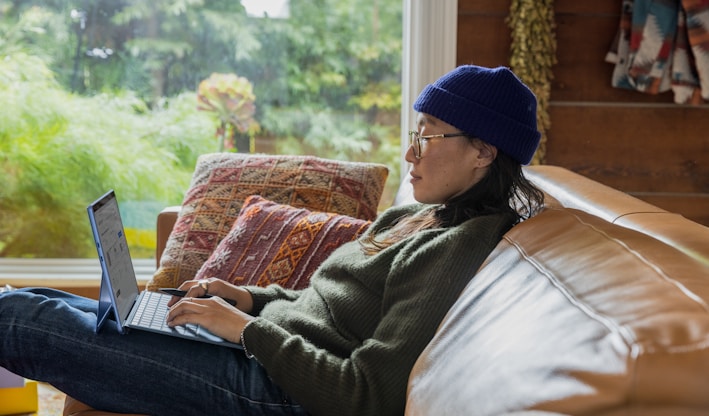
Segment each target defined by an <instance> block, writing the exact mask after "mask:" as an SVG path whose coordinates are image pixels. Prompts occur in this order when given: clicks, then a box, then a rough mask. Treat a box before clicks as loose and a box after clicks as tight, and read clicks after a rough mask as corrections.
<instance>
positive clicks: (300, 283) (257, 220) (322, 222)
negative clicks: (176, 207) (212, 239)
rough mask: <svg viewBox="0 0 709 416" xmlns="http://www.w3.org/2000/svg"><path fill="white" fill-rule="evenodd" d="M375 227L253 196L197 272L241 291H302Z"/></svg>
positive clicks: (365, 222) (350, 219)
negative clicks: (331, 259) (323, 266)
mask: <svg viewBox="0 0 709 416" xmlns="http://www.w3.org/2000/svg"><path fill="white" fill-rule="evenodd" d="M369 224H370V222H369V221H365V220H360V219H356V218H352V217H348V216H345V215H339V214H334V213H325V212H317V211H310V210H307V209H305V208H295V207H292V206H289V205H282V204H277V203H275V202H272V201H269V200H267V199H264V198H262V197H260V196H256V195H255V196H251V197H249V198H248V199H247V200H246V201H245V202H244V206H243V208H242V209H241V213H240V214H239V218H237V219H236V222H235V223H234V226H233V227H232V228H231V231H229V234H228V235H227V236H226V237H225V238H224V239H223V240H222V241H221V243H219V245H218V246H217V248H216V249H215V250H214V252H213V253H212V255H211V256H210V257H209V259H208V260H207V261H206V262H205V263H204V265H202V267H201V268H200V269H199V271H198V272H197V276H196V278H197V279H203V278H208V277H218V278H220V279H223V280H227V281H229V282H232V283H234V284H238V285H258V286H267V285H269V284H272V283H274V284H278V285H280V286H283V287H286V288H289V289H302V288H304V287H307V286H308V284H309V283H310V276H311V275H312V274H313V272H314V271H315V269H316V268H317V267H318V265H320V263H322V262H323V260H325V259H326V258H327V257H328V256H329V255H330V253H332V252H333V251H334V250H335V249H336V248H338V247H339V246H341V245H342V244H344V243H346V242H349V241H352V240H354V239H356V238H357V237H358V236H359V235H360V234H361V233H362V232H364V230H366V229H367V227H368V226H369Z"/></svg>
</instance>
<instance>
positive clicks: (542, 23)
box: [507, 0, 556, 165]
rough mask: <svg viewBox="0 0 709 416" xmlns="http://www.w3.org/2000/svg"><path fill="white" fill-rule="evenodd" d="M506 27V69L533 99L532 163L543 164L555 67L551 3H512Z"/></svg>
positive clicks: (522, 0) (525, 0)
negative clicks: (535, 135) (535, 144)
mask: <svg viewBox="0 0 709 416" xmlns="http://www.w3.org/2000/svg"><path fill="white" fill-rule="evenodd" d="M507 25H508V26H509V28H510V29H511V33H512V44H511V46H510V52H511V55H510V68H511V69H512V71H514V73H515V74H517V76H518V77H519V78H520V79H521V80H522V81H523V82H524V83H525V84H527V86H529V88H530V89H531V90H532V92H534V94H535V95H536V96H537V103H538V104H537V125H538V128H539V131H540V133H541V134H542V138H541V143H540V144H539V149H538V150H537V153H536V154H535V155H534V158H533V159H532V164H533V165H538V164H543V163H545V161H546V142H547V135H546V132H547V130H549V128H550V127H551V120H550V118H549V96H550V93H551V81H552V79H553V78H554V74H553V72H552V69H551V68H552V66H553V65H554V64H556V33H555V32H554V29H555V28H556V24H555V22H554V0H512V3H511V4H510V14H509V16H508V17H507Z"/></svg>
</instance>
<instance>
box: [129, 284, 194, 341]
mask: <svg viewBox="0 0 709 416" xmlns="http://www.w3.org/2000/svg"><path fill="white" fill-rule="evenodd" d="M169 300H170V296H168V295H165V294H162V293H158V292H149V291H145V292H143V298H142V300H141V302H140V304H139V305H138V308H137V310H136V312H135V315H134V316H133V320H132V321H131V325H133V326H139V327H142V328H148V329H153V330H157V331H161V332H177V333H180V334H183V335H187V334H190V333H191V334H194V335H196V334H198V333H199V332H200V331H199V329H200V328H199V325H195V324H187V325H181V326H176V327H173V328H170V327H169V326H167V311H168V307H167V302H168V301H169Z"/></svg>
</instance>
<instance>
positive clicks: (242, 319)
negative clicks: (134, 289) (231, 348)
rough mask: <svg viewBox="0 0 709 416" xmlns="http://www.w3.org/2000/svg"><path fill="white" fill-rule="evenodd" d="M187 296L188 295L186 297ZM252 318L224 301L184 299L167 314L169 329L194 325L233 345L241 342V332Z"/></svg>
mask: <svg viewBox="0 0 709 416" xmlns="http://www.w3.org/2000/svg"><path fill="white" fill-rule="evenodd" d="M188 296H189V295H188ZM252 319H254V318H253V316H250V315H248V314H247V313H245V312H243V311H240V310H239V309H237V308H235V307H233V306H231V305H230V304H228V303H227V302H226V301H225V300H224V299H222V298H220V297H218V296H214V297H211V298H195V297H187V296H186V297H184V298H182V299H180V300H179V301H178V302H177V303H175V304H174V305H173V306H172V307H171V308H170V311H169V312H168V314H167V325H168V326H170V327H174V326H179V325H185V324H196V325H200V326H201V327H203V328H205V329H208V330H209V331H211V332H212V333H213V334H215V335H218V336H220V337H222V338H224V339H226V340H228V341H231V342H234V343H237V344H238V343H240V342H241V339H240V338H241V337H240V335H241V331H242V330H243V329H244V326H246V324H247V323H248V322H249V321H251V320H252Z"/></svg>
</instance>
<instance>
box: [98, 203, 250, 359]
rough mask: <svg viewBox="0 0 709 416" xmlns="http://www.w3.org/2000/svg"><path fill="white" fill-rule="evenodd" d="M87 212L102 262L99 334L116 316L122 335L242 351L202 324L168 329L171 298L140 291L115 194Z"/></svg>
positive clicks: (162, 294)
mask: <svg viewBox="0 0 709 416" xmlns="http://www.w3.org/2000/svg"><path fill="white" fill-rule="evenodd" d="M87 211H88V213H89V222H90V223H91V230H92V231H93V236H94V242H95V243H96V249H97V251H98V259H99V262H100V263H101V290H100V292H99V302H98V313H97V320H96V332H97V333H98V331H99V330H100V329H101V328H102V327H103V325H105V324H106V323H107V322H108V321H109V320H110V317H111V316H113V318H114V319H115V322H116V324H117V327H118V331H119V332H120V333H121V334H125V333H127V332H129V329H138V330H144V331H150V332H156V333H160V334H165V335H171V336H175V337H180V338H187V339H191V340H195V341H202V342H207V343H211V344H216V345H222V346H226V347H232V348H242V347H241V345H239V344H236V343H233V342H230V341H227V340H225V339H223V338H221V337H219V336H217V335H215V334H213V333H212V332H210V331H208V330H207V329H205V328H202V327H201V326H199V325H194V324H188V325H181V326H177V327H173V328H170V327H168V326H167V323H166V316H167V312H168V308H167V302H168V301H169V300H170V298H171V296H170V295H167V294H164V293H158V292H149V291H142V292H141V291H140V290H139V288H138V279H137V278H136V277H135V269H134V268H133V260H132V259H131V257H130V252H129V251H128V243H127V240H126V234H125V230H124V228H123V220H122V219H121V214H120V211H119V210H118V200H117V199H116V194H115V192H114V191H113V190H109V191H108V192H106V193H105V194H104V195H103V196H101V197H100V198H99V199H97V200H96V201H94V202H93V203H91V204H90V205H89V206H88V208H87Z"/></svg>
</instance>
